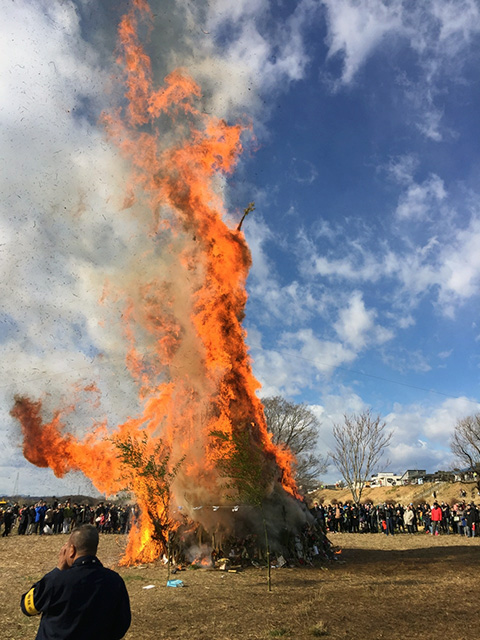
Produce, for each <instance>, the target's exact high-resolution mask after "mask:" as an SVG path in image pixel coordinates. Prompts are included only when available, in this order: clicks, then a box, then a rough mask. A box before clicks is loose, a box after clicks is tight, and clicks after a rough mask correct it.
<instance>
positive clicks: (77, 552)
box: [58, 524, 98, 569]
mask: <svg viewBox="0 0 480 640" xmlns="http://www.w3.org/2000/svg"><path fill="white" fill-rule="evenodd" d="M97 547H98V531H97V529H96V527H94V526H93V525H91V524H84V525H82V526H81V527H78V528H76V529H74V530H73V531H72V533H71V534H70V537H69V538H68V540H67V542H66V543H65V544H64V545H63V547H62V549H61V551H60V557H59V564H58V566H59V568H62V569H67V568H69V567H71V566H72V564H73V563H74V562H75V560H76V559H77V558H82V557H83V556H95V555H96V554H97Z"/></svg>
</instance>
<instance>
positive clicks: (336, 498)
mask: <svg viewBox="0 0 480 640" xmlns="http://www.w3.org/2000/svg"><path fill="white" fill-rule="evenodd" d="M462 489H463V490H464V491H465V492H466V494H467V495H466V497H465V498H461V497H460V490H462ZM434 492H435V494H436V498H435V499H436V500H438V501H440V502H447V503H448V504H450V505H453V504H454V503H455V502H461V501H463V500H465V501H466V502H471V501H472V500H473V501H474V502H476V503H477V504H478V503H480V496H479V495H478V490H477V486H476V483H475V482H435V483H432V482H426V483H425V484H411V485H406V486H401V487H375V488H373V489H370V488H366V489H364V490H363V493H362V500H361V501H362V502H372V503H373V504H381V503H383V502H393V503H395V504H397V503H399V502H400V503H401V504H409V503H410V502H413V504H415V505H417V504H419V503H423V502H428V503H429V504H431V503H432V502H433V500H434V496H433V493H434ZM315 500H319V501H321V502H324V503H325V504H329V503H330V504H336V503H337V502H352V494H351V492H350V491H349V489H319V490H318V491H315V492H314V493H312V494H310V495H309V496H308V502H309V503H311V504H313V502H314V501H315Z"/></svg>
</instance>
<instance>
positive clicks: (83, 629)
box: [21, 525, 131, 640]
mask: <svg viewBox="0 0 480 640" xmlns="http://www.w3.org/2000/svg"><path fill="white" fill-rule="evenodd" d="M97 547H98V531H97V529H96V527H94V526H92V525H83V526H82V527H78V528H77V529H74V530H73V531H72V533H71V535H70V537H69V539H68V541H67V542H66V543H65V544H64V546H63V547H62V549H61V551H60V555H59V558H58V565H57V567H56V568H55V569H53V571H50V573H47V574H46V575H45V576H44V577H43V578H42V579H41V580H40V581H39V582H36V583H35V584H34V585H33V586H32V587H31V589H30V590H29V591H28V592H27V593H25V594H24V595H23V596H22V598H21V607H22V611H23V613H24V614H25V615H27V616H34V615H38V614H40V613H41V614H42V619H41V620H40V626H39V628H38V633H37V636H36V640H53V639H55V640H60V639H62V640H63V639H65V640H85V639H87V638H101V639H102V640H120V639H121V638H123V636H124V635H125V633H126V632H127V630H128V628H129V626H130V622H131V614H130V601H129V597H128V593H127V589H126V587H125V583H124V581H123V579H122V578H121V577H120V576H119V575H118V573H116V572H115V571H111V570H110V569H106V568H105V567H104V566H103V565H102V563H101V562H100V560H99V559H98V558H97V556H96V553H97Z"/></svg>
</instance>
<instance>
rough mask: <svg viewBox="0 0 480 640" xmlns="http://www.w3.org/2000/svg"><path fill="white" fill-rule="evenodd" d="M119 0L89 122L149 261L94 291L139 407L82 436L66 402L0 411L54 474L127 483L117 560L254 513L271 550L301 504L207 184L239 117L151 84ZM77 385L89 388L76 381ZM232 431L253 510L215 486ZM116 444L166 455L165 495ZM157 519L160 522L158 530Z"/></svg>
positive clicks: (235, 247)
mask: <svg viewBox="0 0 480 640" xmlns="http://www.w3.org/2000/svg"><path fill="white" fill-rule="evenodd" d="M131 6H132V8H131V10H130V11H129V12H128V13H127V14H126V15H125V16H123V18H122V20H121V22H120V26H119V30H118V38H119V40H118V58H117V63H118V65H119V67H120V68H121V70H122V74H123V81H124V86H125V89H124V98H125V102H124V104H122V106H120V107H119V108H117V109H115V110H112V111H111V112H110V113H104V114H103V117H102V122H103V124H104V126H105V129H106V132H107V135H108V138H109V140H110V141H111V142H112V143H113V144H115V145H117V146H118V148H119V149H120V151H121V153H122V154H123V155H124V157H125V159H126V160H127V161H128V163H129V165H130V167H131V175H130V179H129V184H128V189H127V193H126V194H125V202H126V203H127V205H128V207H133V208H132V211H135V212H137V213H138V223H139V224H141V225H143V231H144V235H145V252H146V254H148V263H149V268H148V270H147V272H145V273H142V274H139V273H138V272H136V273H135V274H133V275H132V279H131V282H122V283H118V285H115V284H114V283H113V282H112V281H111V280H110V283H109V284H106V285H105V294H104V297H103V300H102V303H103V304H107V303H108V301H109V300H110V299H111V300H115V301H118V300H121V301H123V305H124V311H123V314H122V319H123V322H124V335H125V338H126V340H127V341H128V344H129V351H128V356H127V362H126V364H127V367H128V369H129V372H130V374H131V375H132V377H133V378H134V379H135V380H136V382H137V383H138V389H139V396H140V399H141V405H142V412H141V413H140V414H139V415H138V416H136V417H134V418H130V419H128V420H126V421H125V422H124V423H123V424H120V425H118V426H116V427H115V426H114V425H111V424H108V421H105V423H102V424H95V425H94V426H93V428H91V429H88V433H87V435H86V436H84V437H83V438H77V437H75V436H74V435H73V434H72V433H69V432H68V416H69V415H70V413H71V412H73V411H75V403H74V402H73V403H72V405H71V406H69V407H67V408H63V409H58V410H57V411H56V413H55V414H54V416H53V419H49V420H48V419H47V420H44V417H43V413H42V403H41V401H40V400H32V399H29V398H27V397H17V398H16V402H15V405H14V407H13V409H12V412H11V413H12V415H13V416H14V417H15V418H17V419H18V421H19V422H20V425H21V428H22V431H23V436H24V445H23V448H24V449H23V450H24V455H25V457H26V458H27V459H28V460H29V461H30V462H32V463H33V464H36V465H38V466H43V467H45V466H48V467H50V468H51V469H52V470H53V471H54V473H55V474H56V475H57V476H59V477H62V476H63V475H64V474H66V473H68V472H69V471H71V470H80V471H82V472H83V473H84V474H85V475H86V476H87V477H88V478H90V479H91V480H92V482H93V484H94V485H95V487H97V489H98V490H99V491H101V492H102V493H106V494H109V495H112V494H115V493H116V492H118V491H119V490H121V489H123V488H124V487H125V483H126V482H127V483H128V487H129V489H130V490H131V491H132V492H133V493H134V494H135V497H136V500H137V502H138V504H139V506H140V509H141V516H140V520H139V525H138V527H133V528H132V531H131V534H130V540H129V544H128V547H127V551H126V557H125V559H124V561H125V562H126V563H134V562H149V561H152V560H154V559H156V558H158V557H159V556H160V555H161V554H162V553H163V552H165V551H166V540H167V539H168V537H169V535H170V532H171V533H172V535H173V536H176V537H175V544H176V549H177V553H178V554H179V560H180V556H182V557H184V556H185V555H186V549H187V547H191V546H193V544H194V542H196V543H197V544H198V543H200V544H207V545H208V554H207V553H206V552H205V553H204V554H203V555H202V556H201V557H200V558H199V560H198V562H200V563H201V564H202V565H203V564H204V563H208V562H211V549H212V548H213V549H214V550H215V553H218V551H219V549H220V545H224V544H225V543H226V541H227V540H228V537H229V536H230V535H234V537H235V538H236V539H238V538H241V539H242V540H243V543H242V544H243V546H244V547H245V545H247V546H248V544H247V543H246V542H245V540H247V538H248V536H249V535H251V534H252V533H253V534H254V535H257V536H261V535H262V522H265V521H266V522H268V526H269V528H270V529H271V531H275V532H276V533H275V536H274V538H273V540H272V543H273V544H274V545H276V546H277V547H278V548H279V549H281V550H285V548H286V547H288V545H289V544H291V543H292V541H291V540H290V541H284V542H282V536H285V535H287V532H288V531H290V530H292V529H293V530H296V531H300V530H301V528H302V527H303V526H304V524H305V522H306V520H307V519H308V518H309V516H308V513H307V511H306V509H305V508H304V506H303V505H302V504H301V502H300V501H299V500H298V493H297V488H296V484H295V480H294V478H293V475H292V466H291V465H292V461H293V460H292V457H291V456H290V454H289V453H288V452H287V451H285V450H284V449H279V448H277V447H276V446H275V445H274V444H273V443H272V441H271V439H270V436H269V434H268V432H267V427H266V422H265V417H264V414H263V409H262V405H261V402H260V400H259V399H258V398H257V396H256V391H257V390H258V388H259V383H258V382H257V380H256V379H255V378H254V376H253V374H252V371H251V362H250V358H249V355H248V352H247V348H246V345H245V337H246V334H245V331H244V329H243V328H242V325H241V321H242V318H243V316H244V309H245V304H246V299H247V295H246V290H245V283H246V279H247V275H248V271H249V268H250V264H251V257H250V252H249V249H248V247H247V244H246V242H245V238H244V236H243V233H242V232H241V225H238V227H237V228H233V229H231V228H230V227H229V226H227V224H226V223H225V221H224V220H223V215H224V213H225V211H224V207H223V203H222V199H221V196H220V191H221V190H220V182H219V177H220V176H222V175H223V176H225V175H228V174H230V173H231V172H232V171H233V169H234V167H235V163H236V161H237V159H238V157H239V155H240V154H241V152H242V139H243V138H242V136H244V135H245V134H246V133H248V131H249V128H250V127H249V125H245V124H240V123H237V124H233V125H229V124H227V123H226V122H224V121H223V120H219V119H216V118H215V117H213V116H209V115H206V114H205V113H202V111H201V107H200V105H201V91H200V88H199V87H198V86H197V84H196V83H195V81H194V80H193V79H192V78H191V77H189V75H188V74H187V73H186V72H185V71H184V70H181V69H178V70H176V71H173V72H171V73H170V74H169V75H168V76H167V77H166V78H165V83H164V86H163V87H161V88H156V87H155V86H154V81H153V74H152V68H151V61H150V59H149V57H148V55H147V53H146V51H145V49H144V47H143V45H142V43H141V41H140V38H139V35H138V32H139V26H140V25H145V24H147V25H148V23H149V21H150V20H151V19H152V16H151V13H150V9H149V6H148V4H147V2H146V1H145V0H134V1H133V3H132V5H131ZM167 123H168V135H164V134H165V130H166V127H167ZM127 205H126V206H127ZM85 393H99V391H98V388H97V386H96V385H95V384H90V385H89V386H88V387H87V388H85ZM238 433H244V434H246V439H244V440H243V442H244V443H245V447H246V448H247V458H248V457H249V456H250V457H255V456H256V457H257V458H258V456H259V455H260V472H261V474H262V477H263V478H264V479H265V478H266V479H268V482H266V483H264V495H263V500H262V504H263V506H262V514H261V515H259V510H258V509H253V508H251V507H244V505H240V507H238V506H237V509H236V510H235V509H234V508H233V509H232V507H235V502H236V501H238V499H237V500H235V498H233V499H232V498H231V496H229V494H228V491H227V490H226V486H227V485H226V480H225V477H224V474H222V473H221V471H220V469H221V461H222V460H223V459H224V458H225V456H228V451H229V446H230V444H229V442H230V440H229V438H231V437H232V436H233V435H234V434H238ZM212 434H217V437H212ZM218 434H223V435H224V436H225V438H224V439H223V441H222V439H221V438H218ZM122 442H123V443H126V442H127V443H130V444H131V445H132V446H133V447H135V446H141V447H143V449H142V455H144V456H145V460H147V466H148V461H150V462H151V461H152V460H154V459H156V458H158V457H159V456H160V457H161V459H163V460H164V461H167V462H166V466H165V467H164V474H165V477H166V476H168V477H170V483H169V485H168V487H167V488H168V500H167V501H165V500H163V499H158V496H157V498H155V495H154V492H153V493H152V488H151V486H150V485H149V482H148V474H147V473H146V472H145V469H143V471H139V470H138V469H137V472H135V469H133V470H132V467H131V466H129V465H128V461H127V460H126V459H125V457H122V456H121V455H119V451H118V443H122ZM160 463H161V460H160ZM172 469H175V470H176V471H175V473H174V474H173V473H172ZM126 479H127V480H126ZM199 505H216V506H215V507H214V508H208V509H207V508H205V509H200V508H198V506H199ZM226 506H228V508H225V507H226ZM180 507H181V508H180ZM159 522H160V523H163V526H164V528H165V527H167V528H168V530H169V531H168V533H167V534H165V532H164V533H163V535H160V534H159V530H158V523H159ZM156 527H157V529H156ZM175 532H176V533H175ZM212 535H214V536H216V541H214V542H213V544H212ZM202 537H207V538H208V540H203V539H202ZM293 544H295V543H293ZM230 550H231V549H230ZM230 550H229V551H230ZM223 551H224V552H225V549H223ZM241 553H243V551H241ZM235 554H236V551H234V555H235ZM252 554H253V555H252V558H253V557H254V551H253V550H252ZM207 556H208V558H207ZM191 561H192V560H190V562H191Z"/></svg>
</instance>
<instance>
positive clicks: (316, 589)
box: [0, 534, 480, 640]
mask: <svg viewBox="0 0 480 640" xmlns="http://www.w3.org/2000/svg"><path fill="white" fill-rule="evenodd" d="M332 539H333V541H334V542H335V544H337V545H339V546H340V547H341V548H342V550H343V551H342V554H341V556H339V558H340V560H339V561H338V562H335V563H332V564H330V565H326V566H325V567H323V568H321V567H318V568H295V569H276V570H274V571H273V592H272V593H268V591H267V584H266V572H265V570H263V569H255V568H253V567H252V568H249V569H247V570H245V571H243V572H241V573H224V572H220V571H208V570H202V569H197V570H194V569H189V570H187V571H184V572H181V573H179V574H177V575H176V576H175V578H180V579H182V580H183V581H184V583H185V585H186V587H185V588H168V587H166V577H167V574H166V569H165V567H164V566H162V565H160V564H152V565H144V566H139V567H118V566H117V563H118V560H119V558H120V557H121V553H122V549H123V546H124V544H125V538H124V537H123V536H115V535H112V536H102V537H101V540H100V548H99V557H100V559H101V560H102V562H103V563H104V564H105V565H106V566H109V567H111V568H114V569H116V570H117V571H119V573H120V574H121V575H122V576H123V578H124V579H125V582H126V585H127V588H128V591H129V594H130V598H131V604H132V612H133V622H132V627H131V629H130V631H129V632H128V634H127V636H126V639H127V640H133V639H135V640H150V639H152V640H153V639H154V638H155V639H169V640H173V639H176V638H178V639H180V638H181V639H182V640H183V639H188V640H200V639H204V640H207V639H208V640H240V639H244V638H250V639H252V640H253V639H259V640H270V639H272V638H285V639H287V638H288V639H292V640H304V639H307V638H308V639H311V638H316V637H325V638H331V639H334V638H369V639H372V640H375V639H377V638H378V639H379V638H389V639H392V638H393V639H397V638H410V637H414V636H415V637H418V636H421V637H422V639H423V640H430V639H432V640H433V639H434V638H435V640H437V638H438V635H439V633H441V634H442V635H443V634H445V635H447V636H448V637H455V638H456V639H457V640H463V639H465V640H466V639H467V638H471V636H472V632H473V633H474V630H473V629H474V626H472V625H474V624H475V623H474V620H475V619H477V618H478V613H479V605H478V599H477V597H476V593H477V587H478V584H477V583H478V581H477V576H478V572H479V570H480V538H463V537H459V536H453V535H451V536H438V537H434V538H432V537H431V536H429V535H426V534H416V535H411V536H409V535H407V534H404V535H398V536H393V537H392V536H389V537H387V536H384V535H382V534H336V535H334V536H332ZM64 540H65V536H56V537H46V536H42V537H34V536H29V537H18V536H16V535H13V536H12V537H10V538H1V539H0V557H1V563H2V571H1V574H0V626H1V629H2V638H4V639H5V640H28V639H29V638H34V637H35V633H36V630H37V627H38V618H26V617H24V616H23V615H22V613H21V611H20V608H19V600H20V596H21V594H22V593H24V592H25V591H26V590H27V589H28V588H29V587H30V586H31V584H32V583H33V582H34V581H35V580H37V579H38V578H40V577H41V576H42V575H43V574H44V573H45V572H46V571H49V570H50V569H51V568H52V567H53V566H54V565H55V564H56V557H57V554H58V550H59V549H60V547H61V545H62V544H63V542H64ZM152 584H153V585H154V587H153V588H151V589H144V588H143V587H145V586H147V585H152ZM467 621H468V622H467Z"/></svg>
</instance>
